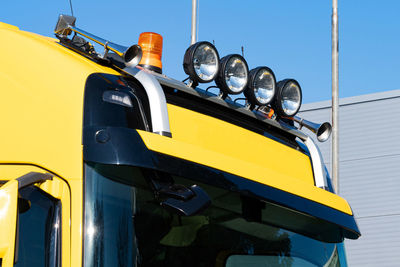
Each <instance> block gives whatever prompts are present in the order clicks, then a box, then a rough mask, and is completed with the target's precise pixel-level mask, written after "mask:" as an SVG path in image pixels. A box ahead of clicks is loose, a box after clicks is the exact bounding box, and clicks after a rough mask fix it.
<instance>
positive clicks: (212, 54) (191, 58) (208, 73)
mask: <svg viewBox="0 0 400 267" xmlns="http://www.w3.org/2000/svg"><path fill="white" fill-rule="evenodd" d="M183 69H184V71H185V73H186V74H187V75H189V77H190V79H191V80H192V81H194V82H197V83H208V82H211V81H212V80H214V79H215V76H217V73H218V69H219V55H218V51H217V49H216V48H215V46H213V45H212V44H211V43H209V42H197V43H195V44H193V45H191V46H190V47H189V48H188V49H187V50H186V53H185V57H184V58H183Z"/></svg>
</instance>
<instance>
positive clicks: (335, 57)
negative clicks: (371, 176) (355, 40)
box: [332, 0, 339, 193]
mask: <svg viewBox="0 0 400 267" xmlns="http://www.w3.org/2000/svg"><path fill="white" fill-rule="evenodd" d="M338 24H339V21H338V0H332V183H333V187H334V188H335V190H336V193H339V34H338V32H339V31H338Z"/></svg>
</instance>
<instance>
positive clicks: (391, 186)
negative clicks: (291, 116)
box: [299, 90, 400, 267]
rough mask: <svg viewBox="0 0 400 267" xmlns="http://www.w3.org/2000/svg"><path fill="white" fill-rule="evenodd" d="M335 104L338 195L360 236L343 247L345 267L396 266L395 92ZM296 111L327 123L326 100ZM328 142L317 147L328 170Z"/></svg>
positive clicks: (399, 152)
mask: <svg viewBox="0 0 400 267" xmlns="http://www.w3.org/2000/svg"><path fill="white" fill-rule="evenodd" d="M339 103H340V108H339V131H340V133H339V168H340V169H339V179H340V180H339V195H341V196H342V197H344V198H345V199H347V201H348V202H349V203H350V205H351V207H352V209H353V211H354V214H355V217H356V219H357V223H358V226H359V227H360V230H361V233H362V236H361V238H360V239H358V240H355V241H353V240H348V241H346V243H345V244H346V250H347V260H348V263H349V266H379V267H381V266H396V267H397V266H400V90H394V91H388V92H384V93H377V94H371V95H362V96H357V97H351V98H344V99H340V101H339ZM301 110H302V111H301V112H300V113H299V116H300V117H302V118H304V119H307V120H311V121H314V122H323V121H331V110H330V101H326V102H318V103H312V104H305V105H303V107H302V109H301ZM310 134H312V133H310ZM330 142H331V139H330V140H329V141H327V142H325V143H319V147H320V149H321V150H322V154H323V157H324V161H325V163H326V164H327V166H328V169H330V159H331V155H330V151H331V150H330V145H331V144H330Z"/></svg>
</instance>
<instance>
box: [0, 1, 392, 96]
mask: <svg viewBox="0 0 400 267" xmlns="http://www.w3.org/2000/svg"><path fill="white" fill-rule="evenodd" d="M72 4H73V8H74V15H75V16H76V17H77V23H76V26H77V27H79V28H82V29H84V30H86V31H89V32H92V33H93V34H96V35H98V36H101V37H103V38H105V39H108V40H110V41H112V42H115V43H118V44H122V45H126V46H127V45H131V44H134V43H137V40H138V37H139V34H140V33H141V32H144V31H153V32H157V33H160V34H162V35H163V37H164V49H163V72H164V73H165V74H166V75H168V76H171V77H173V78H176V79H179V80H183V79H184V78H186V76H185V73H184V71H183V68H182V61H183V55H184V53H185V50H186V48H187V47H188V46H189V44H190V27H191V24H190V17H191V0H185V1H183V0H179V1H178V0H177V1H165V0H152V1H133V0H131V1H127V0H114V1H103V0H98V1H77V0H72ZM331 8H332V2H331V1H330V0H329V1H323V0H310V1H300V0H263V1H261V0H260V1H254V0H247V1H239V0H230V1H227V0H226V1H222V0H219V1H218V0H214V1H212V0H199V29H198V39H199V40H208V41H210V42H212V41H213V40H214V41H215V45H216V47H217V49H218V51H219V54H220V56H221V57H222V56H224V55H227V54H231V53H240V51H241V50H240V48H241V46H244V54H245V58H246V60H247V62H248V64H249V67H250V69H251V68H254V67H257V66H260V65H266V66H268V67H270V68H271V69H272V70H273V71H274V72H275V75H276V77H277V79H278V80H281V79H285V78H294V79H297V80H298V81H299V82H300V84H301V86H302V89H303V103H309V102H315V101H322V100H329V99H331V12H332V10H331ZM398 10H400V1H396V0H385V1H378V2H377V1H370V0H364V1H359V0H352V1H344V0H339V40H340V46H339V81H340V83H339V84H340V88H339V90H340V91H339V95H340V97H347V96H354V95H360V94H368V93H373V92H379V91H387V90H394V89H400V85H399V82H398V79H399V78H398V77H399V71H400V36H399V33H400V16H399V15H398ZM61 13H64V14H70V8H69V2H68V0H62V1H54V0H53V1H51V0H36V1H27V0H25V1H21V0H13V1H7V2H5V1H2V2H1V4H0V21H2V22H6V23H10V24H13V25H16V26H18V27H20V29H22V30H27V31H32V32H35V33H39V34H42V35H46V36H53V29H54V26H55V24H56V21H57V17H58V15H59V14H61ZM1 41H5V40H1Z"/></svg>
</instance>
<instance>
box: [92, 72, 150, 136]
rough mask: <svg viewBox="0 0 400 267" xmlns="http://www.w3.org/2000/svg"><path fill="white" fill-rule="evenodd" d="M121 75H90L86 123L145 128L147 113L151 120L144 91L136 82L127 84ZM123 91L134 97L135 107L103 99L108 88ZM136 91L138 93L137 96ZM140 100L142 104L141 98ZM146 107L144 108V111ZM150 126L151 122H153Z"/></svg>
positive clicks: (132, 99) (132, 98)
mask: <svg viewBox="0 0 400 267" xmlns="http://www.w3.org/2000/svg"><path fill="white" fill-rule="evenodd" d="M117 81H119V82H120V83H125V82H127V81H124V82H122V80H120V77H119V76H116V75H110V74H92V75H90V76H89V77H88V79H87V81H86V86H85V103H84V126H85V127H88V126H108V127H124V128H130V129H141V130H145V126H144V122H143V117H142V116H143V114H144V116H145V118H146V119H147V120H149V121H150V115H149V113H148V112H147V111H146V110H147V105H146V104H147V101H146V100H147V99H146V97H145V96H144V95H143V92H142V90H140V88H139V87H138V86H135V84H134V83H133V82H130V83H129V86H128V84H127V83H126V84H125V86H123V85H121V84H118V82H117ZM108 90H112V91H120V92H124V93H126V94H127V95H129V96H130V98H131V101H132V104H133V106H132V107H126V106H123V105H118V104H115V103H110V102H106V101H103V93H104V92H105V91H108ZM133 93H134V94H135V95H136V96H137V98H135V97H134V95H133ZM138 99H140V103H139V102H138V101H137V100H138ZM140 107H142V111H141V110H140ZM149 125H151V124H150V123H149Z"/></svg>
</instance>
